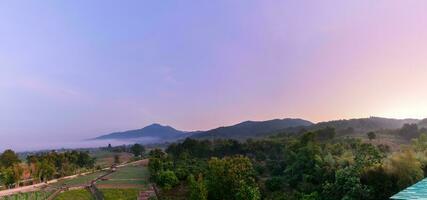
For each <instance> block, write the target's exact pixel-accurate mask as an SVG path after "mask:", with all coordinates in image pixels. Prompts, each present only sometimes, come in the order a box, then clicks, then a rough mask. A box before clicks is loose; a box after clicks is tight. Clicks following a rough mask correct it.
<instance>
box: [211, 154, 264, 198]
mask: <svg viewBox="0 0 427 200" xmlns="http://www.w3.org/2000/svg"><path fill="white" fill-rule="evenodd" d="M208 165H209V166H208V174H207V186H208V190H209V199H215V200H217V199H218V200H219V199H230V200H233V199H236V200H237V199H240V198H239V197H243V196H245V197H248V198H252V197H253V198H255V199H256V198H257V193H258V192H259V190H258V187H257V185H256V182H255V170H254V169H253V167H252V163H251V161H250V160H249V158H247V157H244V156H233V157H225V158H223V159H218V158H211V159H210V160H209V162H208ZM243 199H245V198H243Z"/></svg>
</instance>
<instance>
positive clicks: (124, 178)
mask: <svg viewBox="0 0 427 200" xmlns="http://www.w3.org/2000/svg"><path fill="white" fill-rule="evenodd" d="M148 177H149V175H148V170H147V169H146V168H144V167H141V166H126V167H121V168H118V169H117V171H116V172H115V173H113V174H111V175H109V176H108V177H106V178H107V180H103V181H100V182H99V183H98V184H99V185H117V186H120V185H126V186H128V187H130V186H132V185H133V186H134V187H141V186H145V185H146V184H147V183H148Z"/></svg>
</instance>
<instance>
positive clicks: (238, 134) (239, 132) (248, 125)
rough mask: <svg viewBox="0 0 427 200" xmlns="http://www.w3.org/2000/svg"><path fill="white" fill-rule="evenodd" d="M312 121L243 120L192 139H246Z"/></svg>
mask: <svg viewBox="0 0 427 200" xmlns="http://www.w3.org/2000/svg"><path fill="white" fill-rule="evenodd" d="M312 124H313V123H311V122H309V121H306V120H303V119H289V118H288V119H274V120H268V121H245V122H242V123H239V124H236V125H232V126H227V127H220V128H216V129H212V130H209V131H204V132H200V133H196V134H193V135H192V136H191V138H194V139H218V138H231V139H247V138H251V137H261V136H265V135H268V134H272V133H274V132H276V131H279V130H282V129H286V128H290V127H306V126H310V125H312Z"/></svg>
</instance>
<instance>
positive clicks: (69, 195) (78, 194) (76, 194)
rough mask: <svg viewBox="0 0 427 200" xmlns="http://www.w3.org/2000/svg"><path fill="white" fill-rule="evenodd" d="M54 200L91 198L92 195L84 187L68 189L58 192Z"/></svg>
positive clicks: (91, 199) (87, 199)
mask: <svg viewBox="0 0 427 200" xmlns="http://www.w3.org/2000/svg"><path fill="white" fill-rule="evenodd" d="M55 200H93V197H92V195H91V194H90V192H89V191H87V190H85V189H79V190H69V191H66V192H63V193H61V194H59V195H58V196H57V197H56V198H55Z"/></svg>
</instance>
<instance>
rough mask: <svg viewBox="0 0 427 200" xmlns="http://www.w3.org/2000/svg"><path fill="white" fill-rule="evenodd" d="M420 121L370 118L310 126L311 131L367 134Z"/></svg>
mask: <svg viewBox="0 0 427 200" xmlns="http://www.w3.org/2000/svg"><path fill="white" fill-rule="evenodd" d="M419 121H420V120H418V119H391V118H382V117H369V118H360V119H348V120H334V121H328V122H320V123H317V124H314V125H312V126H310V127H309V128H308V129H309V130H314V129H320V128H325V127H328V126H329V127H334V128H335V129H336V130H337V132H338V133H340V132H346V131H347V132H354V133H367V132H369V131H377V130H384V129H399V128H401V127H402V126H403V125H404V124H417V123H418V122H419Z"/></svg>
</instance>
